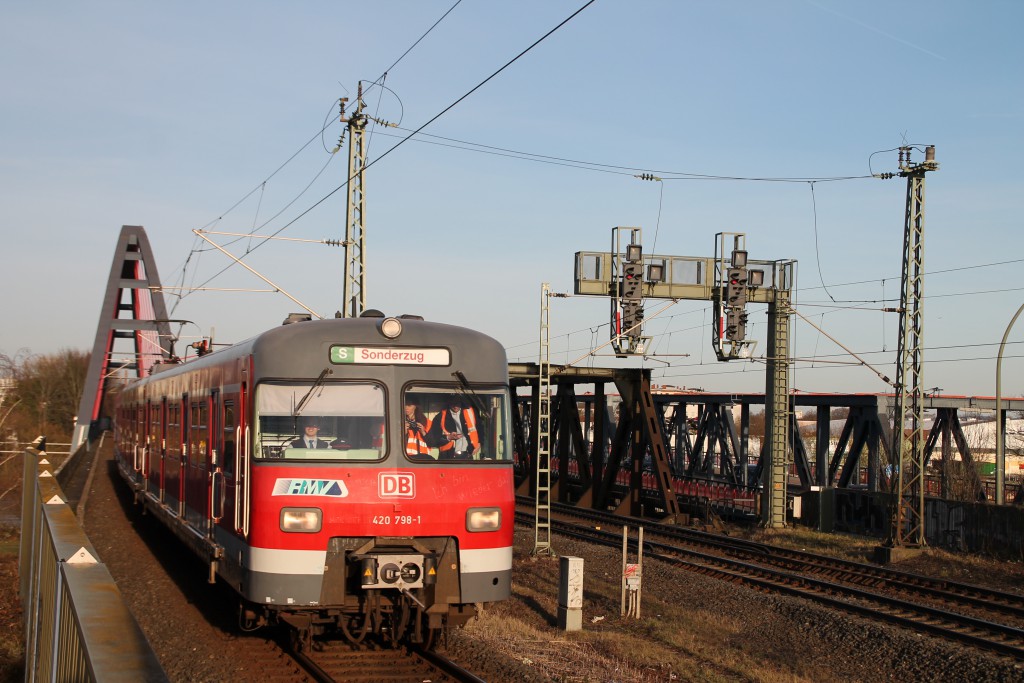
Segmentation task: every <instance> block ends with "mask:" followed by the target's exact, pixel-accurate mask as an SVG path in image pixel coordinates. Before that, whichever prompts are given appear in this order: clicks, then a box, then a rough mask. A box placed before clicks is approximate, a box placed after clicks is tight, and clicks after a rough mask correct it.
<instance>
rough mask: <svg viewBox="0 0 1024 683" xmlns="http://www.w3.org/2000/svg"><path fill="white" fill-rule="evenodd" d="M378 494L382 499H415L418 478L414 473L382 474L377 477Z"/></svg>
mask: <svg viewBox="0 0 1024 683" xmlns="http://www.w3.org/2000/svg"><path fill="white" fill-rule="evenodd" d="M377 493H378V495H380V497H381V498H415V497H416V478H415V477H414V476H413V474H412V472H381V473H380V474H378V475H377Z"/></svg>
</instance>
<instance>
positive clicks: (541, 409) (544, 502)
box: [533, 282, 553, 555]
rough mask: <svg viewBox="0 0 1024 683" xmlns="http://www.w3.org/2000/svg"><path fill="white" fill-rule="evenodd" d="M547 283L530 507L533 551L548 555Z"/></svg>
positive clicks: (546, 287)
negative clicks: (534, 488) (534, 479)
mask: <svg viewBox="0 0 1024 683" xmlns="http://www.w3.org/2000/svg"><path fill="white" fill-rule="evenodd" d="M550 323H551V286H550V285H549V284H548V283H547V282H545V283H542V284H541V292H540V349H539V352H540V353H539V354H538V356H539V357H538V359H537V370H538V371H537V416H536V419H534V420H533V424H534V425H535V427H536V430H537V431H536V435H535V444H536V447H537V492H536V506H535V508H534V537H533V553H534V554H535V555H538V554H550V553H552V552H553V551H552V548H551V443H550V442H551V324H550Z"/></svg>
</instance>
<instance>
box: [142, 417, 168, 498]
mask: <svg viewBox="0 0 1024 683" xmlns="http://www.w3.org/2000/svg"><path fill="white" fill-rule="evenodd" d="M163 413H164V404H163V402H160V403H151V404H150V405H149V446H148V447H147V448H146V492H147V493H149V494H150V495H152V496H159V495H160V488H161V481H160V473H161V471H162V468H163V455H164V448H163V446H164V419H163Z"/></svg>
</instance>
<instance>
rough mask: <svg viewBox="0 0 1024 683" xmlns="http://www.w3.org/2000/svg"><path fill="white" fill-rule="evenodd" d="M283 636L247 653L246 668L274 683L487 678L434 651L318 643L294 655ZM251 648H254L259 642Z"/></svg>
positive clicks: (468, 682)
mask: <svg viewBox="0 0 1024 683" xmlns="http://www.w3.org/2000/svg"><path fill="white" fill-rule="evenodd" d="M287 641H288V639H287V638H285V637H280V638H277V639H269V638H268V639H265V640H263V641H262V642H261V643H259V644H258V646H256V647H249V648H247V649H246V658H247V659H248V669H249V670H251V671H254V672H257V675H258V678H259V680H260V681H269V682H271V683H300V682H301V683H343V682H344V683H350V682H351V683H373V682H374V681H388V682H389V683H424V682H428V681H429V682H431V683H483V679H481V678H479V677H478V676H476V675H474V674H473V673H471V672H469V671H466V670H465V669H463V668H462V667H460V666H458V665H457V664H455V663H454V662H452V661H451V660H449V659H447V658H445V657H443V656H441V655H438V654H436V653H433V652H428V651H421V650H416V649H411V648H393V647H386V646H381V645H378V644H374V643H366V644H361V645H359V646H353V645H352V644H350V643H348V642H347V641H344V640H315V641H313V647H312V648H308V649H303V650H301V651H300V650H296V649H294V648H293V647H291V645H290V644H286V642H287ZM250 645H253V646H255V645H256V643H251V644H250Z"/></svg>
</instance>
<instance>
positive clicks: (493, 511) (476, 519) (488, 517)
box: [466, 508, 501, 531]
mask: <svg viewBox="0 0 1024 683" xmlns="http://www.w3.org/2000/svg"><path fill="white" fill-rule="evenodd" d="M500 528H501V508H470V509H469V510H467V511H466V531H497V530H498V529H500Z"/></svg>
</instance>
